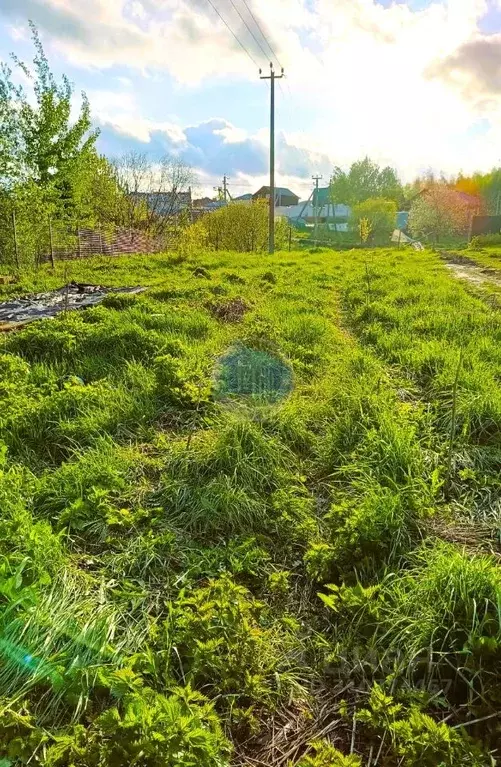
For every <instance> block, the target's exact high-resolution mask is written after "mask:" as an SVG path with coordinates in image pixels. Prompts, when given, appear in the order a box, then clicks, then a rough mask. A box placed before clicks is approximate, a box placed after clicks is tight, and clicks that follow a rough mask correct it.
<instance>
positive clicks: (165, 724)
mask: <svg viewBox="0 0 501 767" xmlns="http://www.w3.org/2000/svg"><path fill="white" fill-rule="evenodd" d="M229 754H230V744H229V743H228V741H227V740H226V738H225V737H224V735H223V732H222V729H221V727H220V724H219V721H218V718H217V715H216V714H215V713H214V711H213V709H212V706H211V705H210V704H209V703H207V701H206V699H205V698H204V697H203V695H200V694H199V693H197V692H195V691H193V690H192V689H191V688H190V687H185V688H181V687H179V688H175V689H174V690H173V691H172V693H171V694H170V695H168V696H164V695H159V694H157V693H154V692H153V691H152V690H144V691H142V692H141V694H137V695H129V696H126V697H125V698H124V699H123V701H122V702H121V704H120V706H119V707H117V708H111V709H108V710H106V711H105V712H104V713H102V714H101V715H100V716H98V717H97V718H96V719H95V720H94V721H93V722H92V724H91V726H90V727H89V729H88V730H85V728H84V727H82V726H81V725H77V726H76V727H75V728H74V729H73V730H72V731H70V732H68V733H67V734H66V733H65V734H62V735H56V736H55V737H54V738H53V742H52V743H51V745H50V746H49V748H48V749H47V752H46V755H45V757H44V758H43V761H41V764H43V765H44V766H45V767H70V765H71V767H126V766H127V765H130V764H142V765H145V767H164V766H165V765H172V767H174V765H176V767H177V765H179V767H191V765H194V764H197V765H201V767H224V766H225V765H227V764H228V757H229Z"/></svg>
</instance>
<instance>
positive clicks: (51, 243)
mask: <svg viewBox="0 0 501 767" xmlns="http://www.w3.org/2000/svg"><path fill="white" fill-rule="evenodd" d="M49 240H50V263H51V266H52V268H53V269H54V240H53V238H52V221H51V218H50V216H49Z"/></svg>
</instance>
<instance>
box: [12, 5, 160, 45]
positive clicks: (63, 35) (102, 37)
mask: <svg viewBox="0 0 501 767" xmlns="http://www.w3.org/2000/svg"><path fill="white" fill-rule="evenodd" d="M92 5H94V9H93V8H92ZM75 9H76V10H75ZM100 10H102V4H101V3H100V2H99V1H98V2H96V3H92V2H86V3H85V7H84V4H83V3H82V4H81V5H80V6H79V5H77V4H75V6H74V9H72V10H70V9H69V8H64V7H61V6H59V7H58V6H56V5H53V4H52V3H50V2H47V1H46V0H1V3H0V15H2V14H3V15H4V16H10V17H12V18H13V19H14V20H16V21H21V22H26V21H27V19H31V20H32V21H33V22H34V23H35V24H36V26H37V27H38V28H39V29H40V30H42V31H44V32H46V33H48V34H49V35H51V36H53V37H54V38H55V39H57V40H60V41H66V42H75V43H77V44H80V45H82V46H85V47H88V48H90V49H92V50H94V51H97V52H108V51H109V50H110V49H111V50H113V49H129V50H131V49H132V50H134V49H136V48H137V49H138V51H140V50H141V49H144V46H145V45H146V44H147V35H146V34H145V33H144V32H142V31H141V29H139V27H135V26H133V25H131V24H126V23H123V24H120V25H116V26H112V25H106V24H104V23H100V19H99V14H100Z"/></svg>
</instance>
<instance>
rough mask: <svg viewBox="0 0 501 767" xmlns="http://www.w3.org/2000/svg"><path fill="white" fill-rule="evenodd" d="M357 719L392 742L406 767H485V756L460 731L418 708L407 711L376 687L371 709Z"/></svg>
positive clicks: (372, 694) (394, 750)
mask: <svg viewBox="0 0 501 767" xmlns="http://www.w3.org/2000/svg"><path fill="white" fill-rule="evenodd" d="M357 719H358V721H360V722H363V723H364V724H365V725H367V726H369V727H370V728H372V729H373V730H374V731H376V732H377V733H378V735H379V736H380V737H381V736H382V737H388V738H389V739H390V740H391V744H392V750H393V752H394V755H395V757H397V758H398V759H399V760H400V761H399V764H403V765H405V766H406V767H417V765H423V766H424V767H435V765H437V764H440V765H444V767H455V766H456V765H457V764H462V765H463V764H464V765H469V767H483V766H484V765H485V764H487V763H488V762H487V755H486V754H483V753H482V752H481V751H480V749H478V748H477V747H476V746H475V745H474V744H473V742H472V741H470V740H469V738H467V737H466V736H465V735H464V734H463V733H462V732H461V731H460V730H454V729H452V728H451V727H449V726H448V725H447V724H444V723H439V722H436V721H434V720H433V719H432V718H431V717H430V716H428V715H427V714H424V713H423V712H422V711H420V710H419V708H418V707H417V706H413V707H411V708H410V710H408V711H406V710H405V709H404V708H403V706H402V705H401V704H400V703H395V701H394V700H393V698H392V696H391V695H386V694H385V693H384V692H383V690H382V688H381V687H380V686H379V685H378V684H375V685H374V686H373V688H372V690H371V693H370V697H369V708H368V709H362V710H361V711H359V712H358V713H357Z"/></svg>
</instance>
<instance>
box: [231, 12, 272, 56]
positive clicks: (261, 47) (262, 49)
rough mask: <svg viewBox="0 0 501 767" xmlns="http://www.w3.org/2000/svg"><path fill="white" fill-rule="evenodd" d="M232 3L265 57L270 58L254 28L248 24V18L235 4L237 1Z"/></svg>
mask: <svg viewBox="0 0 501 767" xmlns="http://www.w3.org/2000/svg"><path fill="white" fill-rule="evenodd" d="M230 3H231V4H232V6H233V7H234V9H235V10H236V12H237V13H238V15H239V16H240V18H241V20H242V21H243V23H244V24H245V26H246V28H247V30H248V31H249V32H250V34H251V35H252V37H253V39H254V41H255V42H256V44H257V45H258V46H259V48H260V49H261V52H262V54H263V56H264V57H265V59H267V58H268V54H267V52H266V51H265V50H264V48H263V46H262V45H261V43H260V42H259V40H258V39H257V37H256V35H255V34H254V32H253V31H252V29H251V28H250V27H249V25H248V24H247V22H246V20H245V19H244V17H243V16H242V14H241V13H240V11H239V10H238V8H237V6H236V5H235V3H234V2H233V0H230Z"/></svg>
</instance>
